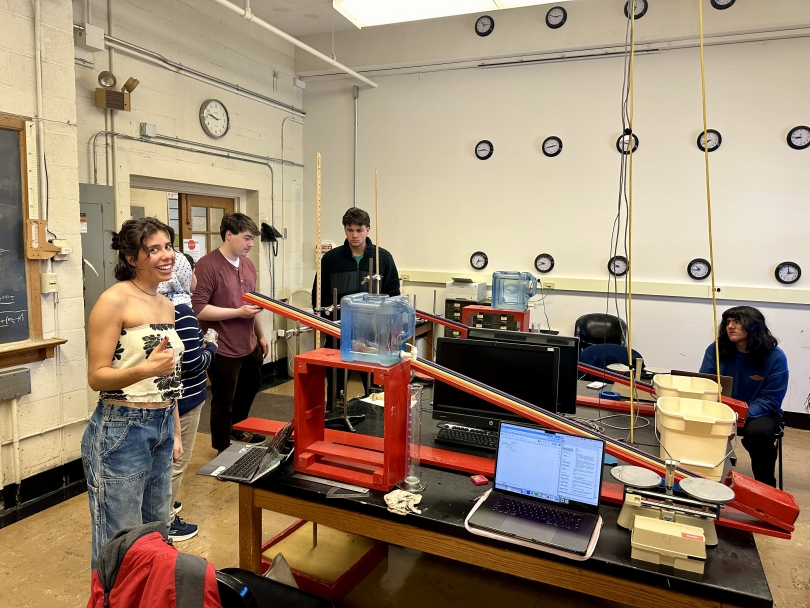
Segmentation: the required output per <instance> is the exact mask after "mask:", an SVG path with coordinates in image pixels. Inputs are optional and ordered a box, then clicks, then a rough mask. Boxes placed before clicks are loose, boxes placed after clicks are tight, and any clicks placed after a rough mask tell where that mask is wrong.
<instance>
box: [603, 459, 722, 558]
mask: <svg viewBox="0 0 810 608" xmlns="http://www.w3.org/2000/svg"><path fill="white" fill-rule="evenodd" d="M676 465H677V462H676V461H674V460H667V461H666V466H667V477H666V484H665V488H664V491H663V492H662V491H661V490H654V489H653V488H658V487H659V486H660V485H661V477H660V476H659V475H658V474H657V473H654V472H653V471H650V470H648V469H645V468H642V467H635V466H616V467H613V468H612V469H611V471H610V474H611V475H612V476H613V477H614V479H616V480H617V481H620V482H621V483H622V484H623V485H624V505H623V506H622V510H621V513H619V519H618V522H617V523H618V524H619V526H621V527H622V528H625V529H627V530H630V531H632V530H633V528H634V525H635V521H636V517H648V518H651V519H660V520H662V521H669V522H674V523H677V524H683V525H687V526H693V527H695V528H701V529H702V530H703V535H704V537H705V539H706V546H708V547H714V546H716V545H717V531H716V530H715V527H714V522H715V520H717V519H718V518H719V517H720V509H722V508H723V505H724V504H725V503H727V502H729V501H731V500H734V491H733V490H732V489H731V488H729V487H728V486H726V485H723V484H722V483H719V482H717V481H711V480H710V479H704V478H702V477H686V478H684V479H682V480H681V482H680V488H681V490H682V491H683V493H684V494H686V495H687V496H677V495H676V494H675V492H674V485H675V484H674V481H675V467H676Z"/></svg>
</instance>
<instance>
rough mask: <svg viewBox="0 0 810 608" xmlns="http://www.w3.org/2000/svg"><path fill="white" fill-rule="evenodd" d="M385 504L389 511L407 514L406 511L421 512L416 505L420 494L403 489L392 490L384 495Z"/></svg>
mask: <svg viewBox="0 0 810 608" xmlns="http://www.w3.org/2000/svg"><path fill="white" fill-rule="evenodd" d="M384 498H385V504H387V505H388V510H389V511H391V513H396V514H398V515H407V514H408V513H421V512H422V511H420V510H419V509H417V508H416V505H417V504H419V501H421V500H422V495H421V494H412V493H411V492H406V491H405V490H394V491H393V492H390V493H388V494H386V495H385V497H384Z"/></svg>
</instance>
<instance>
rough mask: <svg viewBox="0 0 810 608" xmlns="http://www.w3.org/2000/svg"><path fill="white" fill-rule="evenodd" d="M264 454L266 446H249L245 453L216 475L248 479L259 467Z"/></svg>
mask: <svg viewBox="0 0 810 608" xmlns="http://www.w3.org/2000/svg"><path fill="white" fill-rule="evenodd" d="M266 455H267V447H260V446H256V447H251V448H250V449H249V450H248V451H247V452H246V453H244V454H243V455H242V456H240V457H239V460H237V461H236V462H234V463H233V464H232V465H231V466H229V467H228V468H227V469H225V470H224V471H222V473H220V474H219V475H217V477H229V478H231V479H241V480H244V481H250V480H251V479H253V476H254V475H255V474H256V471H257V470H258V469H259V465H260V464H261V463H262V458H264V457H265V456H266Z"/></svg>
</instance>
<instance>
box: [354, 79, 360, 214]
mask: <svg viewBox="0 0 810 608" xmlns="http://www.w3.org/2000/svg"><path fill="white" fill-rule="evenodd" d="M359 97H360V87H358V86H357V85H355V86H354V206H355V207H357V148H358V142H357V105H358V101H359V100H358V98H359Z"/></svg>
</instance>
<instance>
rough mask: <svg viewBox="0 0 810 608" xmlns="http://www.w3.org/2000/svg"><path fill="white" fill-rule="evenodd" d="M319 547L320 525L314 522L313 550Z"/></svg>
mask: <svg viewBox="0 0 810 608" xmlns="http://www.w3.org/2000/svg"><path fill="white" fill-rule="evenodd" d="M317 546H318V524H317V523H315V522H314V521H313V522H312V548H313V549H314V548H315V547H317Z"/></svg>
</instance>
